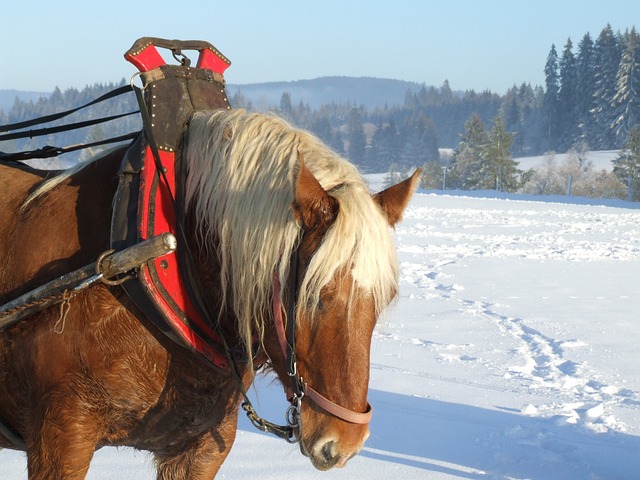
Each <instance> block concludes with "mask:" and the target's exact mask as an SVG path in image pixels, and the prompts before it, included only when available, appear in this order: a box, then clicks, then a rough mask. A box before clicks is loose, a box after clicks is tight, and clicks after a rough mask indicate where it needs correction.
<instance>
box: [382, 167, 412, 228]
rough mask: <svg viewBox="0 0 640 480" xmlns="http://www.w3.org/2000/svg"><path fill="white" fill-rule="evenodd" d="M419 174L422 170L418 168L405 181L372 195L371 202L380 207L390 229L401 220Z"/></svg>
mask: <svg viewBox="0 0 640 480" xmlns="http://www.w3.org/2000/svg"><path fill="white" fill-rule="evenodd" d="M421 173H422V168H418V169H417V170H416V171H415V172H414V173H413V175H411V176H410V177H409V178H407V179H406V180H404V181H402V182H400V183H397V184H395V185H393V186H392V187H389V188H387V189H386V190H383V191H382V192H378V193H376V194H375V195H373V200H374V201H375V202H376V203H377V204H378V205H379V206H380V208H381V209H382V211H383V212H384V214H385V215H386V216H387V220H389V225H391V226H392V227H395V225H396V223H398V222H399V221H400V220H401V219H402V212H403V211H404V209H405V207H406V206H407V204H408V203H409V200H410V199H411V195H413V192H414V191H415V189H416V188H417V187H418V181H419V180H420V174H421Z"/></svg>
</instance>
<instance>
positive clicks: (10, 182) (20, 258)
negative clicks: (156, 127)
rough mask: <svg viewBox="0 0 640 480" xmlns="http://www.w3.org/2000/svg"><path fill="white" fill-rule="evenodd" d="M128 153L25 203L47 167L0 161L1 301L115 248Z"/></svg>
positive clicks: (110, 157) (120, 152) (102, 161)
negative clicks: (115, 212) (118, 195)
mask: <svg viewBox="0 0 640 480" xmlns="http://www.w3.org/2000/svg"><path fill="white" fill-rule="evenodd" d="M123 154H124V151H123V150H117V151H114V152H112V153H111V154H109V155H107V156H105V157H103V158H100V159H98V160H96V161H94V162H92V163H91V164H89V165H88V166H87V167H85V168H84V169H83V170H81V171H79V172H78V173H76V174H75V175H73V176H72V177H70V178H69V179H67V180H66V181H65V182H63V183H62V184H60V185H57V186H56V187H54V188H53V189H52V190H50V191H47V192H45V193H43V194H41V195H40V196H38V197H36V198H35V199H34V200H33V201H31V202H30V203H29V204H28V205H27V206H26V207H24V208H23V204H24V202H25V200H26V199H27V197H28V196H29V195H30V194H31V193H32V192H33V191H34V190H35V189H36V188H37V187H38V186H39V185H41V184H42V182H43V181H46V177H47V172H43V171H39V170H35V169H30V168H24V167H17V166H14V165H11V164H5V163H0V185H1V186H2V191H3V194H2V196H1V197H0V265H2V266H3V267H2V269H0V304H2V303H6V302H7V301H10V300H12V299H13V298H15V297H17V296H19V295H21V294H23V293H25V292H27V291H29V290H32V289H33V288H36V287H38V286H40V285H42V284H43V283H45V282H47V281H49V280H52V279H54V278H56V277H58V276H60V275H63V274H65V273H68V272H70V271H72V270H75V269H77V268H80V267H82V266H84V265H87V264H89V263H91V262H93V261H95V259H96V257H97V255H99V254H100V253H101V252H102V251H104V250H106V249H107V248H108V247H109V227H110V222H111V211H112V207H111V203H112V199H113V195H114V193H115V190H116V188H117V181H118V180H117V171H118V168H119V165H120V161H121V159H122V156H123Z"/></svg>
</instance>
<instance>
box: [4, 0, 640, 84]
mask: <svg viewBox="0 0 640 480" xmlns="http://www.w3.org/2000/svg"><path fill="white" fill-rule="evenodd" d="M4 3H5V5H4V6H3V7H2V15H1V16H0V42H1V44H2V46H3V52H4V55H3V57H4V60H3V63H4V65H3V66H2V67H0V89H17V90H29V91H40V92H49V91H52V90H53V89H54V88H55V87H56V86H57V87H59V88H60V89H61V90H65V89H67V88H78V89H81V88H84V87H85V86H87V85H93V84H95V83H108V82H119V81H120V80H122V79H123V78H124V79H127V80H128V79H129V78H130V77H131V76H132V75H133V74H134V73H135V71H136V70H135V68H134V67H133V65H130V64H129V63H128V62H126V61H125V60H124V59H123V54H124V52H125V51H126V50H128V49H129V47H131V45H132V44H133V43H134V41H135V40H136V39H137V38H139V37H143V36H153V37H161V38H168V39H174V38H176V39H180V40H206V41H208V42H210V43H212V44H213V45H214V46H216V47H217V48H218V49H219V50H220V51H221V52H222V53H223V54H224V55H226V56H227V57H228V58H229V59H230V60H231V61H232V65H231V67H230V68H229V69H228V70H227V72H226V79H227V82H229V83H233V84H247V83H261V82H272V81H293V80H303V79H313V78H318V77H323V76H353V77H363V76H367V77H378V78H391V79H397V80H408V81H414V82H418V83H424V84H426V85H428V86H431V85H433V86H441V85H442V84H443V82H444V81H445V80H448V81H449V84H450V86H451V88H452V89H454V90H471V89H473V90H476V91H483V90H485V89H488V90H491V91H493V92H495V93H499V94H503V93H505V92H506V91H507V90H508V89H509V88H510V87H512V86H513V85H520V84H522V83H523V82H528V83H531V84H532V85H533V86H535V85H544V74H543V69H544V64H545V61H546V58H547V55H548V53H549V50H550V48H551V45H552V44H555V45H556V48H557V49H558V51H559V52H561V51H562V49H563V47H564V45H565V43H566V42H567V39H568V38H571V40H572V41H573V43H574V52H575V51H576V49H577V44H578V42H579V41H580V39H581V38H582V37H583V36H584V34H585V33H587V32H588V33H590V34H591V36H592V38H593V39H594V40H595V39H596V38H597V36H598V34H599V33H600V31H601V30H602V29H603V28H604V27H605V26H606V25H607V23H609V24H611V26H612V28H613V29H614V31H617V30H620V31H624V30H626V29H627V28H631V27H632V26H633V25H634V24H633V22H634V21H636V20H637V19H638V18H640V16H638V14H639V13H640V6H638V2H637V0H607V1H606V2H599V1H595V0H561V1H558V0H536V1H520V0H482V1H481V0H446V1H435V0H396V1H395V2H390V1H388V0H385V1H379V0H322V1H305V0H298V1H291V0H280V1H264V0H260V1H258V0H245V1H243V0H235V1H232V2H231V1H219V0H206V1H200V0H195V1H186V0H180V1H177V0H174V1H173V2H168V1H164V0H154V1H151V0H137V1H135V2H133V1H122V0H111V1H109V2H105V1H101V2H94V1H90V0H65V1H64V2H62V1H60V2H55V1H51V0H21V1H10V0H4ZM636 26H637V27H640V24H638V25H636Z"/></svg>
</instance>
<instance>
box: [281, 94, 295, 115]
mask: <svg viewBox="0 0 640 480" xmlns="http://www.w3.org/2000/svg"><path fill="white" fill-rule="evenodd" d="M278 113H279V114H280V116H282V118H285V119H287V120H289V121H292V120H293V105H292V104H291V94H290V93H289V92H282V96H281V97H280V109H279V110H278Z"/></svg>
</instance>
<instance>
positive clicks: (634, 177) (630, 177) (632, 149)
mask: <svg viewBox="0 0 640 480" xmlns="http://www.w3.org/2000/svg"><path fill="white" fill-rule="evenodd" d="M613 165H614V166H613V173H614V174H615V175H616V176H617V177H618V178H619V179H620V181H621V182H623V183H625V184H628V183H630V186H631V190H632V192H633V194H632V195H631V197H632V200H634V201H638V200H640V127H639V126H637V125H636V126H634V127H633V128H632V129H631V132H629V137H628V138H627V141H626V142H625V144H624V147H623V149H622V151H621V152H620V155H619V156H618V158H616V159H615V160H614V161H613Z"/></svg>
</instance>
